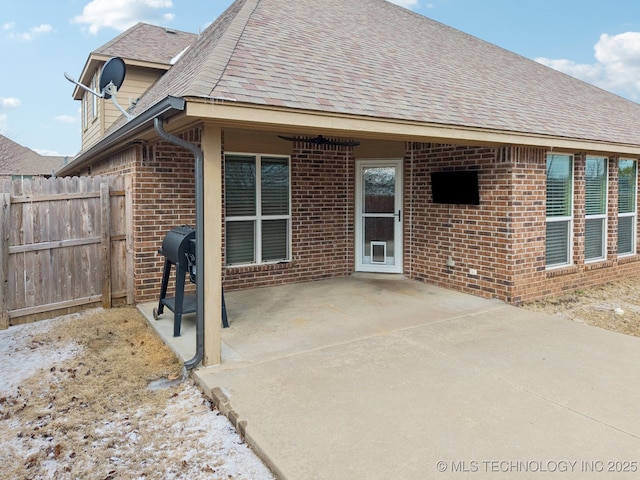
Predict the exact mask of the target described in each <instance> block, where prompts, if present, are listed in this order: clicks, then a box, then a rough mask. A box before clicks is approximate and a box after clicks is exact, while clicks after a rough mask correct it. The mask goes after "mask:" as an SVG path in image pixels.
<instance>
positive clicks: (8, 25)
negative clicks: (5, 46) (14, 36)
mask: <svg viewBox="0 0 640 480" xmlns="http://www.w3.org/2000/svg"><path fill="white" fill-rule="evenodd" d="M15 26H16V22H7V23H5V24H3V25H2V29H3V30H11V29H12V28H13V27H15Z"/></svg>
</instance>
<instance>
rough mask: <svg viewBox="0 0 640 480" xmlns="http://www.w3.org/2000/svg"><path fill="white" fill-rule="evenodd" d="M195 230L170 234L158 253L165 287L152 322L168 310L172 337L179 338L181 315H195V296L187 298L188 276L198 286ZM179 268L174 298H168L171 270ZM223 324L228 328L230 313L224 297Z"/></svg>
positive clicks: (178, 229)
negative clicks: (162, 264)
mask: <svg viewBox="0 0 640 480" xmlns="http://www.w3.org/2000/svg"><path fill="white" fill-rule="evenodd" d="M195 237H196V230H195V228H192V227H189V226H187V225H182V226H180V227H174V228H172V229H171V230H169V231H168V232H167V234H166V235H165V237H164V240H163V241H162V248H161V249H160V250H158V253H160V254H161V255H163V256H164V271H163V273H162V286H161V288H160V301H159V302H158V308H154V309H153V318H155V319H156V320H157V319H158V317H159V316H160V315H162V313H163V311H164V307H167V308H168V309H169V310H171V311H172V312H173V314H174V317H173V336H174V337H179V336H180V326H181V324H182V315H184V314H187V313H194V312H195V311H196V303H197V302H196V296H195V295H185V294H184V287H185V276H186V275H187V273H188V274H189V280H190V281H191V282H192V283H196V279H197V272H196V240H195ZM172 266H175V268H176V285H175V287H176V288H175V297H169V298H167V287H168V286H169V277H170V276H171V267H172ZM222 323H223V326H224V327H228V326H229V324H228V322H227V309H226V308H225V302H224V293H223V296H222Z"/></svg>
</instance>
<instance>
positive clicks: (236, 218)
mask: <svg viewBox="0 0 640 480" xmlns="http://www.w3.org/2000/svg"><path fill="white" fill-rule="evenodd" d="M234 156H235V157H254V160H255V169H256V171H255V175H256V178H255V181H256V192H255V193H256V196H255V201H256V205H255V207H256V210H255V215H232V216H227V214H226V196H227V185H226V165H227V157H234ZM263 158H278V159H286V160H287V170H288V172H287V173H288V178H287V182H288V183H287V187H288V194H289V199H288V213H287V214H286V215H263V214H262V159H263ZM223 160H224V168H225V170H224V171H225V175H224V176H225V178H223V182H225V186H224V191H225V204H224V206H223V208H224V210H225V217H224V226H225V258H224V263H225V265H224V266H225V267H226V268H235V267H246V266H254V265H255V266H257V265H273V264H279V263H288V262H291V260H292V220H291V218H292V215H291V197H292V194H291V155H281V154H270V153H253V152H225V153H224V157H223ZM265 220H286V221H287V229H286V234H287V241H286V249H287V256H286V258H284V259H278V260H267V261H262V222H263V221H265ZM248 221H252V222H253V223H254V230H253V235H254V246H253V248H254V251H253V254H254V261H253V262H242V263H228V260H227V258H228V257H227V248H228V245H229V237H228V236H227V223H229V222H248Z"/></svg>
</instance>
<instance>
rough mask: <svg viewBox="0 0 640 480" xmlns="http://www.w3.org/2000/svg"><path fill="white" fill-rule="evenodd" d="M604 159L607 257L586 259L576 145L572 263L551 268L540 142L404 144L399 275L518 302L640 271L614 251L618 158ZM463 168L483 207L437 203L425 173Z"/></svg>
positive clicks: (581, 165)
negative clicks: (404, 221)
mask: <svg viewBox="0 0 640 480" xmlns="http://www.w3.org/2000/svg"><path fill="white" fill-rule="evenodd" d="M609 158H610V161H609V196H608V198H609V203H608V216H609V218H608V241H607V258H606V259H604V260H602V261H599V262H592V263H586V262H585V254H584V247H585V245H584V233H585V207H584V205H585V161H586V154H584V153H576V154H575V155H574V194H573V205H574V212H573V215H574V222H573V231H574V235H573V257H572V260H573V262H572V265H570V266H567V267H565V268H560V269H549V270H548V269H547V268H546V261H545V231H546V150H545V149H541V148H527V147H499V148H489V147H464V146H454V145H438V144H409V145H408V149H407V158H406V159H405V163H406V171H407V173H408V175H407V178H406V179H405V190H406V192H407V195H406V198H405V211H406V212H409V218H410V222H409V225H407V226H406V227H405V244H406V246H405V249H406V257H405V274H406V275H407V276H408V277H410V278H414V279H418V280H422V281H425V282H428V283H433V284H436V285H440V286H443V287H447V288H453V289H456V290H460V291H463V292H468V293H473V294H476V295H481V296H486V297H495V298H499V299H501V300H504V301H506V302H509V303H514V304H519V303H522V302H525V301H531V300H535V299H538V298H543V297H546V296H552V295H559V294H561V293H563V292H565V291H569V290H575V289H579V288H584V287H588V286H593V285H599V284H603V283H606V282H609V281H613V280H618V279H622V278H625V277H628V276H630V275H638V274H640V261H639V260H640V256H638V255H632V256H626V257H622V258H618V255H617V214H618V210H617V198H618V197H617V195H618V194H617V175H618V171H617V157H615V156H613V155H611V156H610V157H609ZM465 169H478V172H479V186H480V205H479V206H473V205H437V204H433V203H432V201H431V183H430V175H429V174H430V173H431V172H432V171H440V170H465ZM449 257H451V259H452V260H453V261H454V263H455V266H453V267H448V266H447V265H446V262H447V259H448V258H449ZM470 269H474V270H477V275H473V274H472V273H471V272H470Z"/></svg>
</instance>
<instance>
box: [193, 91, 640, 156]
mask: <svg viewBox="0 0 640 480" xmlns="http://www.w3.org/2000/svg"><path fill="white" fill-rule="evenodd" d="M186 115H187V117H199V118H202V119H208V120H213V121H215V122H219V123H223V124H224V125H234V126H239V127H248V126H250V127H252V128H257V129H263V130H266V129H269V130H273V129H275V130H279V131H282V132H287V131H289V132H298V133H310V134H311V133H314V132H317V131H318V130H322V131H323V132H326V134H333V135H336V136H337V135H341V136H357V137H358V138H372V139H385V140H402V141H413V142H417V141H424V142H441V143H458V144H461V143H464V144H467V145H469V144H473V145H496V144H503V145H525V146H532V147H545V148H548V149H550V150H563V149H565V150H571V151H586V152H601V153H620V154H625V155H634V156H640V145H630V144H620V143H609V142H604V141H596V140H583V139H572V138H566V137H554V136H548V135H541V134H533V133H523V132H509V131H501V130H489V129H482V128H477V127H465V126H457V125H443V124H429V123H422V122H414V121H407V120H394V119H381V118H374V117H365V116H355V115H346V114H339V113H335V114H333V113H327V112H315V111H309V110H304V111H303V110H292V109H286V108H279V107H271V106H263V105H254V104H242V103H239V102H235V101H234V100H232V99H225V98H218V99H216V98H214V99H204V98H187V103H186Z"/></svg>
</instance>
